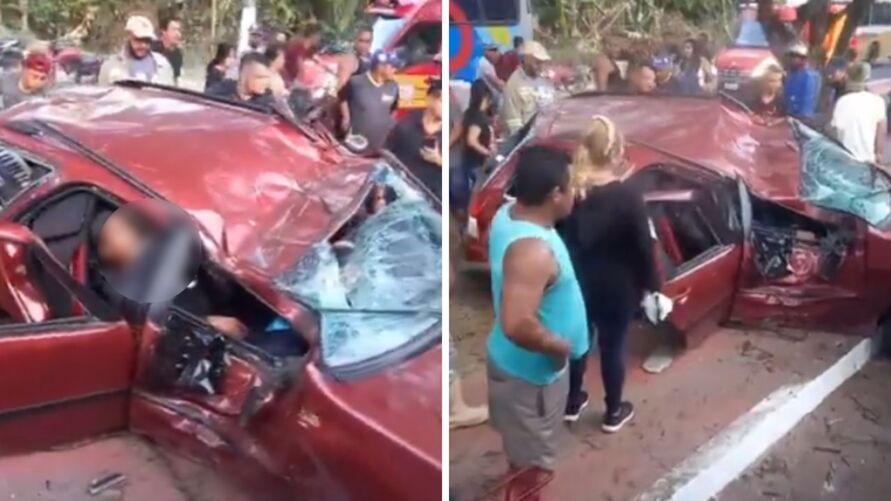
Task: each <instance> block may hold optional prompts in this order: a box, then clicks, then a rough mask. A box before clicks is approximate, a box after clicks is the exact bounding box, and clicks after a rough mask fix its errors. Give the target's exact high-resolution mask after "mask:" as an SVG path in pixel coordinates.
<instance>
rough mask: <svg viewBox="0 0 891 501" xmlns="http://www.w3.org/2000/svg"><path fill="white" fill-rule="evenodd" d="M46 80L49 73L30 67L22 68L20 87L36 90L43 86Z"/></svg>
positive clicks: (31, 90)
mask: <svg viewBox="0 0 891 501" xmlns="http://www.w3.org/2000/svg"><path fill="white" fill-rule="evenodd" d="M48 81H49V75H48V74H47V73H46V72H43V71H38V70H35V69H31V68H25V69H24V70H22V79H21V87H22V89H23V90H26V91H28V92H37V91H39V90H40V89H42V88H44V87H45V86H46V84H47V82H48Z"/></svg>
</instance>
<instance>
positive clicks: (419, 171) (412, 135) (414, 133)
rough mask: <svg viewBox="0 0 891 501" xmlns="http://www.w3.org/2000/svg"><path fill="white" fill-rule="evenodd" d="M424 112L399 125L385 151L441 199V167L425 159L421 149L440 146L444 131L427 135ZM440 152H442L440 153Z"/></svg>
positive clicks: (390, 137)
mask: <svg viewBox="0 0 891 501" xmlns="http://www.w3.org/2000/svg"><path fill="white" fill-rule="evenodd" d="M423 116H424V111H423V110H415V111H412V112H411V113H409V114H408V115H406V116H405V117H404V118H403V119H402V120H400V121H399V123H398V124H396V127H394V128H393V131H392V132H391V133H390V136H389V137H388V138H387V143H386V145H385V148H386V149H388V150H390V152H392V153H393V154H394V155H396V158H398V159H399V160H400V161H402V163H404V164H405V166H406V167H408V169H409V170H410V171H411V172H412V173H413V174H414V175H415V176H417V177H418V179H420V180H421V182H422V183H424V185H425V186H426V187H427V188H429V189H430V191H432V192H433V193H434V194H435V195H436V198H441V197H442V193H441V192H442V167H440V166H439V165H434V164H432V163H430V162H427V161H426V160H424V157H422V156H421V148H423V147H424V146H426V147H428V148H432V147H436V148H439V147H441V146H440V145H441V142H442V139H441V137H442V129H441V128H440V129H439V130H437V131H435V132H434V133H433V134H427V132H426V131H425V130H424V124H423ZM440 151H441V150H440Z"/></svg>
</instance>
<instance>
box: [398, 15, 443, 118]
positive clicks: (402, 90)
mask: <svg viewBox="0 0 891 501" xmlns="http://www.w3.org/2000/svg"><path fill="white" fill-rule="evenodd" d="M411 8H412V9H414V12H412V13H410V14H408V15H407V17H406V18H405V24H404V25H403V26H402V28H401V29H400V30H399V31H397V32H396V34H395V35H394V36H393V41H392V43H391V46H390V47H388V48H387V50H390V51H394V52H395V53H396V54H397V55H398V56H399V57H400V59H401V60H402V62H403V63H404V64H405V67H403V68H401V69H400V70H399V71H398V72H397V73H396V77H395V80H396V83H397V84H399V108H398V112H399V113H400V114H402V113H405V112H407V111H410V110H414V109H421V108H423V107H424V106H425V105H426V102H427V89H428V88H429V87H430V82H429V80H430V78H431V77H434V76H435V77H439V76H440V75H441V74H442V59H441V58H442V56H441V52H442V27H441V26H442V1H441V0H424V1H423V3H422V4H421V5H419V6H417V7H411Z"/></svg>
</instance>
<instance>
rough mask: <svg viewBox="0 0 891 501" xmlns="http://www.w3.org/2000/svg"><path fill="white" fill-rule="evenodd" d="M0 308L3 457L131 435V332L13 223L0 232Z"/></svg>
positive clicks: (0, 227) (0, 445) (0, 447)
mask: <svg viewBox="0 0 891 501" xmlns="http://www.w3.org/2000/svg"><path fill="white" fill-rule="evenodd" d="M0 308H2V309H3V313H5V315H4V318H3V319H2V322H0V454H9V453H19V452H25V451H32V450H36V449H42V448H46V447H50V446H54V445H58V444H61V443H66V442H71V441H76V440H82V439H85V438H88V437H91V436H94V435H99V434H103V433H109V432H115V431H119V430H123V429H125V428H126V425H127V407H128V400H129V390H130V385H131V378H132V374H133V369H134V360H135V347H136V343H135V341H134V337H133V334H132V332H131V330H130V328H129V326H128V325H127V324H126V322H124V320H123V319H121V318H120V317H119V316H118V315H117V314H116V313H115V312H114V311H113V310H111V309H109V308H108V306H107V305H106V304H105V303H104V302H102V301H101V300H100V299H99V298H98V297H97V296H96V295H95V294H94V293H92V291H90V290H88V289H86V288H84V287H82V286H81V285H79V284H78V283H76V282H75V281H74V280H73V279H72V278H71V276H70V275H69V274H68V273H67V272H66V271H65V270H64V269H63V268H62V267H61V266H60V265H59V264H58V262H56V261H55V260H54V258H53V257H52V256H51V254H50V253H49V251H48V250H47V249H46V247H45V246H44V245H43V244H42V243H41V242H40V241H39V240H38V239H37V238H36V237H35V236H34V235H33V234H32V233H31V232H30V230H28V229H27V228H25V227H23V226H19V225H16V224H13V223H0Z"/></svg>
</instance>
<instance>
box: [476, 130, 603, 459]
mask: <svg viewBox="0 0 891 501" xmlns="http://www.w3.org/2000/svg"><path fill="white" fill-rule="evenodd" d="M570 163H571V159H570V157H569V155H568V154H567V153H566V152H564V151H562V150H559V149H555V148H551V147H547V146H532V147H529V148H526V149H525V150H523V151H521V152H520V154H519V158H518V162H517V169H516V175H515V183H514V194H515V195H516V198H517V201H516V203H510V204H506V205H505V206H503V207H502V208H501V209H500V210H499V211H498V213H497V214H496V216H495V218H494V220H493V222H492V228H491V230H490V233H489V261H490V263H491V268H492V297H493V304H494V307H495V325H494V326H493V328H492V333H491V335H490V336H489V340H488V350H487V351H488V384H489V412H490V419H491V422H492V426H493V427H494V428H495V429H496V430H498V432H499V433H500V434H501V437H502V441H503V444H504V452H505V454H506V455H507V459H508V461H509V463H510V466H511V468H513V469H520V468H525V467H535V468H537V469H541V470H553V466H554V460H555V456H556V450H555V449H556V438H557V431H558V429H559V427H560V423H561V422H562V420H563V412H564V410H565V406H566V394H567V390H568V371H567V362H568V360H569V358H577V357H579V356H581V355H583V354H584V353H585V352H587V351H588V343H589V338H588V323H587V320H586V318H587V316H586V314H585V303H584V300H583V298H582V293H581V289H580V287H579V284H578V281H577V280H576V276H575V272H574V270H573V268H572V261H571V260H570V258H569V252H568V251H567V249H566V246H565V245H564V244H563V240H562V239H561V238H560V237H559V236H558V235H557V232H556V231H555V230H554V224H555V223H556V222H557V221H558V220H559V219H562V218H563V217H566V215H568V214H569V213H570V211H571V210H572V204H573V200H574V196H573V193H572V189H571V188H570V183H569V174H570V172H569V171H570Z"/></svg>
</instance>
